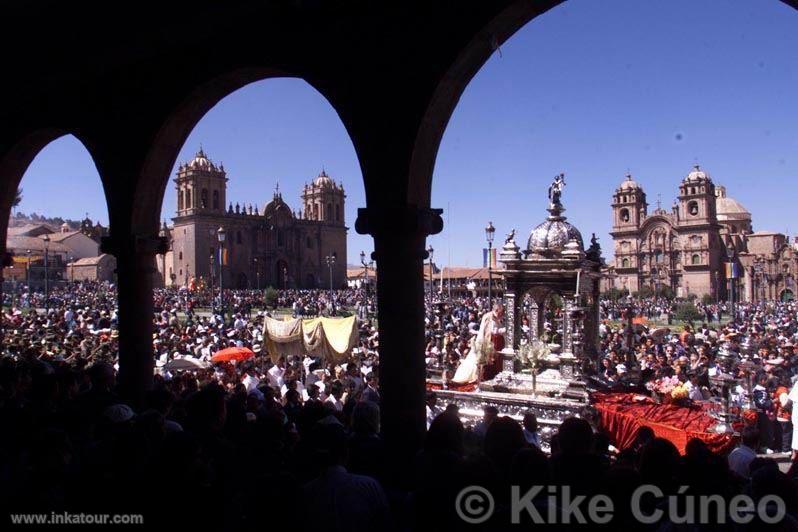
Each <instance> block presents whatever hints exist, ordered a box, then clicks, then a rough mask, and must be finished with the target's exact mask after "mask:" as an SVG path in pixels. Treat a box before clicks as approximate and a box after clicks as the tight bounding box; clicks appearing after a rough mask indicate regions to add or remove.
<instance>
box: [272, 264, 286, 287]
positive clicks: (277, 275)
mask: <svg viewBox="0 0 798 532" xmlns="http://www.w3.org/2000/svg"><path fill="white" fill-rule="evenodd" d="M274 283H275V284H276V285H277V287H278V288H281V289H283V290H285V289H287V288H288V263H287V262H285V261H284V260H278V261H277V263H276V264H275V265H274Z"/></svg>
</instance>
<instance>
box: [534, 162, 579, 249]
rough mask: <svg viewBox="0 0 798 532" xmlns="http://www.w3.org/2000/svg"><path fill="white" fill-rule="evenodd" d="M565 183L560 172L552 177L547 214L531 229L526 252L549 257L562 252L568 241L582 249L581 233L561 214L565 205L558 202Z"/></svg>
mask: <svg viewBox="0 0 798 532" xmlns="http://www.w3.org/2000/svg"><path fill="white" fill-rule="evenodd" d="M564 185H565V179H564V175H563V174H560V175H558V176H556V177H555V178H554V182H553V183H552V185H551V187H549V200H550V203H549V208H548V209H547V210H548V211H549V216H548V217H547V218H546V221H544V222H543V223H542V224H540V225H538V226H537V227H535V228H534V229H533V230H532V233H531V234H530V235H529V241H528V243H527V252H528V253H533V254H535V255H542V256H544V257H551V256H553V255H557V254H559V253H562V252H563V250H564V249H565V246H566V245H567V244H568V242H570V241H572V240H573V241H575V242H576V243H577V244H578V246H579V251H584V249H585V248H584V243H583V241H582V234H581V233H580V232H579V230H578V229H577V228H576V227H574V226H573V225H571V224H570V223H568V222H567V221H566V218H565V216H563V215H562V213H563V211H564V210H565V207H563V206H562V203H561V202H560V197H561V195H562V189H563V186H564Z"/></svg>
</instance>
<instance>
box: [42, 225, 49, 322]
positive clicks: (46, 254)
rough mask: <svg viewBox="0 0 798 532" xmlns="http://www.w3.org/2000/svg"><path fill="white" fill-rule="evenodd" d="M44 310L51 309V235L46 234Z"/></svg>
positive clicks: (43, 238)
mask: <svg viewBox="0 0 798 532" xmlns="http://www.w3.org/2000/svg"><path fill="white" fill-rule="evenodd" d="M42 240H44V310H50V279H49V275H48V273H49V269H48V268H49V265H50V257H49V251H50V237H49V236H48V235H44V237H42Z"/></svg>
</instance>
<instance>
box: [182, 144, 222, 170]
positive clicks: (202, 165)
mask: <svg viewBox="0 0 798 532" xmlns="http://www.w3.org/2000/svg"><path fill="white" fill-rule="evenodd" d="M187 166H188V167H189V168H190V169H192V170H211V171H216V165H214V164H213V162H211V160H210V159H208V157H207V155H205V152H204V151H202V148H200V150H199V151H198V152H197V154H196V155H195V156H194V158H193V159H192V160H191V162H190V163H188V165H187Z"/></svg>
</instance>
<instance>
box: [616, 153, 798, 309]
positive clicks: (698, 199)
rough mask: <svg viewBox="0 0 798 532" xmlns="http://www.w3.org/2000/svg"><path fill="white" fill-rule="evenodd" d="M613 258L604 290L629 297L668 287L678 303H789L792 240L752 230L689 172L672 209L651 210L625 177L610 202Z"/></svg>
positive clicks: (733, 205) (796, 272) (796, 257)
mask: <svg viewBox="0 0 798 532" xmlns="http://www.w3.org/2000/svg"><path fill="white" fill-rule="evenodd" d="M611 205H612V231H611V233H610V234H611V236H612V239H613V244H614V250H615V258H614V259H613V261H612V262H611V263H609V264H608V267H607V269H606V271H605V276H604V281H603V283H602V285H603V286H602V288H603V289H604V290H608V289H610V288H615V289H618V290H624V291H628V292H630V293H636V292H640V291H641V289H642V288H644V287H646V288H650V289H652V290H655V291H659V290H662V288H663V287H667V288H668V289H669V291H670V292H671V293H672V294H673V295H675V296H677V297H692V296H695V297H709V298H711V299H712V300H727V299H729V297H730V296H731V291H732V287H733V288H734V298H735V299H736V300H738V301H762V300H774V299H779V300H791V299H793V298H794V297H795V296H796V294H797V293H798V292H797V291H796V279H797V278H798V239H796V241H795V242H792V243H791V242H790V239H789V237H787V236H786V235H784V234H782V233H778V232H773V231H754V229H753V224H752V217H751V213H750V212H749V211H748V210H747V209H746V208H745V207H743V205H742V204H741V203H740V202H739V201H737V200H735V199H733V198H731V197H729V196H728V195H727V193H726V187H724V186H722V185H719V184H716V183H715V182H714V181H713V179H712V178H711V177H710V175H709V173H707V172H706V171H705V170H703V169H702V168H701V167H700V166H698V165H695V166H694V167H693V169H692V171H690V172H689V173H688V174H687V175H686V176H685V177H684V178H683V179H682V180H681V182H680V183H679V185H678V195H677V197H676V199H675V200H674V202H673V205H672V206H671V207H670V209H665V208H663V206H662V205H661V204H660V202H659V201H658V202H657V207H656V208H655V209H653V210H651V211H649V204H648V200H647V198H646V192H645V190H644V189H643V187H642V185H640V184H639V183H638V182H637V181H635V180H634V179H632V176H631V175H628V174H627V176H626V179H624V181H623V182H622V183H621V184H620V185H619V186H618V188H617V189H616V190H615V193H614V194H613V196H612V204H611ZM730 265H733V267H732V266H730Z"/></svg>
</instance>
